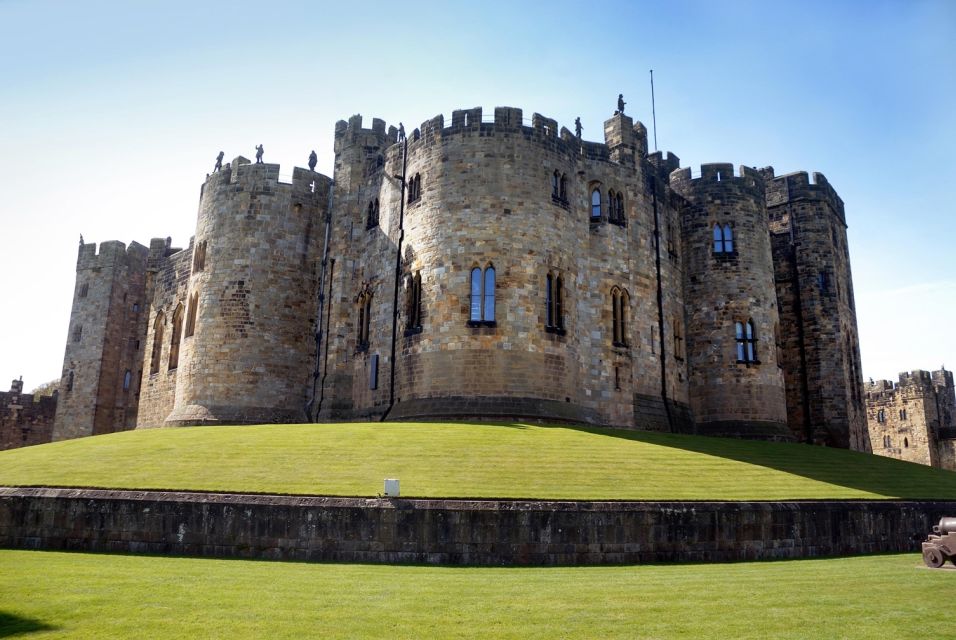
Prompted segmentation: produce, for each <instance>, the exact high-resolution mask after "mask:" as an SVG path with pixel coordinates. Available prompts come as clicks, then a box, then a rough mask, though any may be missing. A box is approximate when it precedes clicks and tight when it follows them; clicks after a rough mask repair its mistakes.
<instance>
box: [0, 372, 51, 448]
mask: <svg viewBox="0 0 956 640" xmlns="http://www.w3.org/2000/svg"><path fill="white" fill-rule="evenodd" d="M57 395H58V394H57V392H54V393H53V395H52V396H41V397H39V398H34V397H33V394H32V393H23V379H22V378H21V379H19V380H14V381H13V382H11V383H10V391H9V392H0V451H3V450H4V449H16V448H18V447H28V446H30V445H33V444H43V443H45V442H50V440H52V439H53V417H54V414H55V413H56V399H57Z"/></svg>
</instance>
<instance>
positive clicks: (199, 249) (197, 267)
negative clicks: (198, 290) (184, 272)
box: [193, 240, 206, 273]
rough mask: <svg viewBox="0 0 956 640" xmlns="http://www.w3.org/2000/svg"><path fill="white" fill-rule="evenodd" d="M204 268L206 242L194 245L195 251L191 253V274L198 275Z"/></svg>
mask: <svg viewBox="0 0 956 640" xmlns="http://www.w3.org/2000/svg"><path fill="white" fill-rule="evenodd" d="M205 268H206V241H205V240H203V241H202V242H199V243H197V244H196V250H195V252H194V253H193V273H199V272H200V271H202V270H203V269H205Z"/></svg>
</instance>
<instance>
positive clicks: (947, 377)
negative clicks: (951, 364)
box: [931, 369, 953, 388]
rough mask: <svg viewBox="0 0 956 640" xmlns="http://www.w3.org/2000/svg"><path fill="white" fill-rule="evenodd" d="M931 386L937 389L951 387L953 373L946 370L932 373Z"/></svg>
mask: <svg viewBox="0 0 956 640" xmlns="http://www.w3.org/2000/svg"><path fill="white" fill-rule="evenodd" d="M931 375H932V378H933V384H935V385H936V386H937V387H950V388H951V387H953V372H952V371H947V370H946V369H940V370H939V371H933V372H932V374H931Z"/></svg>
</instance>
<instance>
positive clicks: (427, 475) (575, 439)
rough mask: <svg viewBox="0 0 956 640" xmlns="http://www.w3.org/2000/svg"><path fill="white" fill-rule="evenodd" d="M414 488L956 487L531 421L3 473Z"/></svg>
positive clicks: (300, 432) (24, 453)
mask: <svg viewBox="0 0 956 640" xmlns="http://www.w3.org/2000/svg"><path fill="white" fill-rule="evenodd" d="M384 478H399V479H400V480H401V488H402V495H403V496H404V497H480V498H553V499H573V500H583V499H613V500H782V499H798V498H808V499H816V498H841V499H843V498H867V499H874V498H876V499H879V498H936V499H956V473H952V472H947V471H940V470H938V469H932V468H929V467H925V466H922V465H916V464H911V463H907V462H900V461H898V460H892V459H889V458H882V457H878V456H873V455H866V454H861V453H855V452H852V451H845V450H839V449H826V448H821V447H811V446H807V445H797V444H778V443H767V442H753V441H745V440H736V439H729V438H707V437H697V436H686V435H671V434H657V433H647V432H640V431H621V430H613V429H597V428H574V427H544V426H534V425H524V424H498V425H494V424H468V423H415V424H402V423H384V424H382V423H348V424H326V425H266V426H254V427H250V426H244V427H193V428H185V429H184V428H174V429H151V430H140V431H128V432H124V433H117V434H111V435H105V436H96V437H92V438H81V439H78V440H71V441H66V442H55V443H52V444H45V445H40V446H35V447H26V448H23V449H14V450H11V451H2V452H0V485H6V486H10V485H21V486H26V485H49V486H85V487H111V488H136V489H183V490H210V491H233V492H265V493H293V494H317V495H343V496H374V495H376V494H378V493H380V492H381V491H382V481H383V479H384Z"/></svg>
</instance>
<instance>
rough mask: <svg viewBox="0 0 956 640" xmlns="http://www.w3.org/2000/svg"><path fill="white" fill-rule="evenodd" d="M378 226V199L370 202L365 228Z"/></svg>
mask: <svg viewBox="0 0 956 640" xmlns="http://www.w3.org/2000/svg"><path fill="white" fill-rule="evenodd" d="M377 226H378V200H377V199H376V200H372V201H371V202H369V203H368V208H367V211H366V214H365V228H366V229H371V228H373V227H377Z"/></svg>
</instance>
